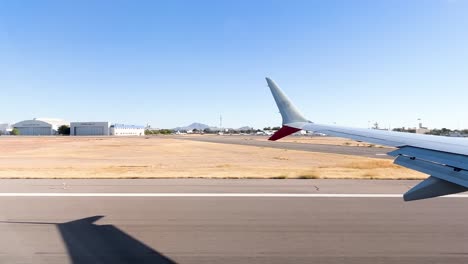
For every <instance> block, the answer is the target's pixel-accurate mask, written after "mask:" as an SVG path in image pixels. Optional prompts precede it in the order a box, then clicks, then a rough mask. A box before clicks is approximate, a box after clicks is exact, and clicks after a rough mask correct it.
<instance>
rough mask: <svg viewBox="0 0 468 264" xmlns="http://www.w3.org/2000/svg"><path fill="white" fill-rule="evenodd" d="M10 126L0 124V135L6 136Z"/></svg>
mask: <svg viewBox="0 0 468 264" xmlns="http://www.w3.org/2000/svg"><path fill="white" fill-rule="evenodd" d="M11 129H12V128H11V125H10V124H8V123H5V124H0V135H8V134H10V132H11Z"/></svg>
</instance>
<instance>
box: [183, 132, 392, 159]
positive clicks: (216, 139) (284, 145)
mask: <svg viewBox="0 0 468 264" xmlns="http://www.w3.org/2000/svg"><path fill="white" fill-rule="evenodd" d="M174 138H176V139H183V140H192V141H201V142H210V143H221V144H235V145H244V146H256V147H265V148H279V149H290V150H301V151H310V152H323V153H334V154H344V155H355V156H364V157H371V158H376V157H378V158H388V159H391V158H392V157H389V156H387V155H385V154H386V153H387V152H390V151H392V150H393V149H392V148H376V147H373V148H370V147H356V146H334V145H325V144H323V145H322V144H304V143H294V142H283V141H281V140H279V141H260V140H254V139H252V137H251V136H229V135H225V136H211V135H203V136H198V137H197V136H194V137H184V136H174ZM265 138H266V137H265Z"/></svg>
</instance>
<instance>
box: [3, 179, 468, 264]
mask: <svg viewBox="0 0 468 264" xmlns="http://www.w3.org/2000/svg"><path fill="white" fill-rule="evenodd" d="M416 183H417V181H376V180H374V181H372V180H369V181H364V180H198V179H196V180H195V179H194V180H186V179H181V180H66V181H63V180H1V181H0V192H1V194H2V195H4V196H0V208H1V210H0V234H2V235H1V236H0V263H75V264H76V263H80V264H81V263H467V261H468V222H467V221H466V219H467V217H468V212H467V211H466V210H464V209H465V208H466V207H467V206H468V196H466V195H465V196H462V197H461V198H436V199H431V200H425V201H419V202H409V203H408V202H403V200H402V199H401V197H399V196H400V195H395V194H401V193H403V192H405V191H406V190H408V188H410V187H412V186H413V185H415V184H416ZM21 194H28V195H31V196H29V197H24V196H21ZM50 194H55V195H60V196H57V197H51V196H47V195H50ZM99 194H107V195H109V196H108V197H99V196H98V195H99ZM151 194H161V195H166V194H177V195H175V196H172V197H171V196H165V197H164V196H163V197H151V196H150V195H151ZM197 194H198V195H200V194H213V195H212V196H203V197H197V196H196V195H197ZM222 194H249V195H250V196H240V197H225V196H222ZM264 194H271V195H272V196H271V197H265V196H262V195H264ZM294 194H304V195H309V196H303V197H295V196H294ZM318 194H330V195H331V196H330V197H319V196H313V195H318ZM339 194H342V195H343V194H344V197H338V196H339ZM351 194H360V195H361V196H359V195H358V196H352V195H351ZM364 194H367V195H369V196H364ZM373 194H374V196H373ZM375 194H380V195H381V196H377V195H375ZM5 195H8V196H5ZM73 195H75V196H73ZM124 195H127V196H124ZM138 195H141V196H138ZM274 195H278V196H276V197H275V196H274ZM281 195H286V196H284V197H281ZM364 197H366V198H364Z"/></svg>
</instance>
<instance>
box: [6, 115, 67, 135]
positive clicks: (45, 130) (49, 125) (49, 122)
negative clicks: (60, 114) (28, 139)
mask: <svg viewBox="0 0 468 264" xmlns="http://www.w3.org/2000/svg"><path fill="white" fill-rule="evenodd" d="M62 125H69V123H68V122H65V121H63V120H61V119H54V118H34V119H32V120H24V121H21V122H18V123H16V124H13V125H12V128H16V129H18V131H19V134H20V135H22V136H51V135H56V134H57V130H58V128H59V127H60V126H62Z"/></svg>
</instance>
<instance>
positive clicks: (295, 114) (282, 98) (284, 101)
mask: <svg viewBox="0 0 468 264" xmlns="http://www.w3.org/2000/svg"><path fill="white" fill-rule="evenodd" d="M265 79H266V81H267V83H268V87H270V90H271V94H272V95H273V98H275V101H276V105H277V106H278V109H279V111H280V113H281V117H282V118H283V127H282V128H281V129H280V130H278V131H277V132H276V133H275V134H274V135H273V136H271V137H270V138H269V140H273V141H274V140H278V139H280V138H283V137H285V136H288V135H290V134H293V133H295V132H298V131H300V130H301V129H300V128H297V127H294V126H292V124H294V123H304V122H309V121H308V120H307V119H306V118H305V117H304V116H303V115H302V114H301V113H300V112H299V110H297V108H296V107H295V106H294V105H293V104H292V102H291V100H290V99H289V98H288V97H287V96H286V94H284V92H283V91H282V90H281V89H280V88H279V87H278V85H277V84H276V83H275V81H273V80H272V79H270V78H268V77H267V78H265Z"/></svg>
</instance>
